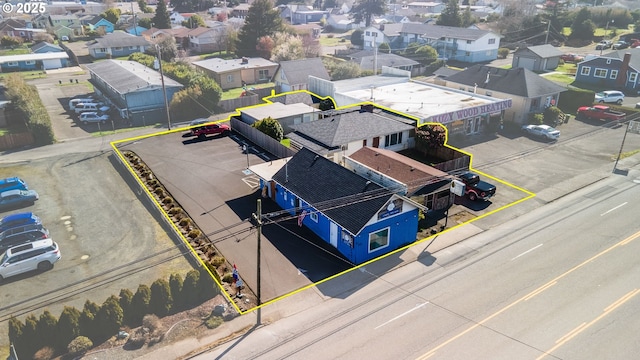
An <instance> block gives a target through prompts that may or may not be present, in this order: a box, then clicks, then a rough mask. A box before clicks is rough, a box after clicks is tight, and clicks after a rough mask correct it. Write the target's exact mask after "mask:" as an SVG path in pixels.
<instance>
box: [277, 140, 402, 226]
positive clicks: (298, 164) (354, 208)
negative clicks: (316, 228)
mask: <svg viewBox="0 0 640 360" xmlns="http://www.w3.org/2000/svg"><path fill="white" fill-rule="evenodd" d="M273 179H274V180H275V181H277V182H278V183H279V184H280V185H282V186H284V187H285V188H287V189H289V190H290V191H291V192H293V193H294V194H296V195H297V196H298V197H300V198H301V199H302V200H303V201H305V202H307V203H309V204H310V205H311V206H313V207H315V208H316V209H318V210H320V211H322V213H323V214H325V215H326V216H327V217H329V218H330V219H331V220H333V221H335V222H336V223H337V224H338V225H340V227H342V228H343V229H346V230H347V231H349V232H350V233H351V234H353V235H357V234H358V233H359V232H360V231H361V230H362V228H364V226H365V225H366V224H367V222H368V221H369V220H370V219H371V218H372V217H373V216H374V215H375V214H376V213H377V212H378V211H380V209H381V208H382V207H383V206H384V204H386V202H387V201H388V200H389V199H390V198H391V197H392V196H393V194H392V193H391V191H389V190H387V189H384V188H382V187H381V186H380V185H377V184H376V183H373V182H371V181H368V180H367V179H365V178H363V177H362V176H360V175H358V174H356V173H354V172H353V171H351V170H349V169H347V168H345V167H342V166H340V165H338V164H336V163H334V162H333V161H331V160H329V159H327V158H325V157H324V156H321V155H318V154H316V153H314V152H313V151H311V150H308V149H305V148H303V149H301V150H300V151H298V152H297V153H296V154H295V155H294V156H293V157H292V158H291V160H289V161H288V162H287V165H286V166H285V167H282V169H280V170H279V171H278V172H277V173H276V174H275V175H274V176H273ZM365 194H368V195H369V196H367V197H364V196H365ZM332 200H333V201H332ZM328 201H332V204H333V205H334V206H331V207H329V208H328V206H327V205H326V202H328ZM337 205H343V206H337Z"/></svg>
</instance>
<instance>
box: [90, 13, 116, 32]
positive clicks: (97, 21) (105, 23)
mask: <svg viewBox="0 0 640 360" xmlns="http://www.w3.org/2000/svg"><path fill="white" fill-rule="evenodd" d="M88 25H89V30H91V31H97V32H98V33H99V34H100V33H101V34H111V33H112V32H113V30H114V28H115V25H114V24H112V23H111V22H110V21H109V20H107V19H105V18H103V17H102V16H99V15H98V16H95V17H94V18H93V19H91V21H89V23H88Z"/></svg>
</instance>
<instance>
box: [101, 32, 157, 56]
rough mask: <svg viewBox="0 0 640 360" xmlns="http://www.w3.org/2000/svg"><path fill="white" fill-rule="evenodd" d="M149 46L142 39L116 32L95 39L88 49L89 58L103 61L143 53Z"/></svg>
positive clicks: (149, 44)
mask: <svg viewBox="0 0 640 360" xmlns="http://www.w3.org/2000/svg"><path fill="white" fill-rule="evenodd" d="M149 46H151V43H149V42H148V41H147V40H145V39H144V38H143V37H140V36H135V35H131V34H127V33H126V32H120V31H118V32H114V33H112V34H106V35H104V36H102V37H99V38H96V39H95V40H93V41H92V42H91V43H90V44H89V46H88V48H89V55H91V57H93V58H94V59H104V58H112V57H120V56H128V55H131V54H133V53H136V52H145V50H147V48H148V47H149Z"/></svg>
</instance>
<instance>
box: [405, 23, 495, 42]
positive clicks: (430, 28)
mask: <svg viewBox="0 0 640 360" xmlns="http://www.w3.org/2000/svg"><path fill="white" fill-rule="evenodd" d="M402 33H408V34H419V35H421V36H423V37H425V38H429V39H440V38H442V37H447V38H453V39H461V40H478V39H479V38H481V37H483V36H485V35H487V34H488V33H490V31H486V30H476V29H467V28H458V27H453V26H440V25H427V24H416V23H406V24H402ZM496 36H497V34H496Z"/></svg>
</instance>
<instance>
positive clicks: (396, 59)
mask: <svg viewBox="0 0 640 360" xmlns="http://www.w3.org/2000/svg"><path fill="white" fill-rule="evenodd" d="M349 58H350V59H351V61H352V62H355V63H356V64H358V65H359V66H360V69H361V70H364V71H373V72H374V73H376V74H377V73H379V72H380V71H381V70H382V67H383V66H387V67H390V68H395V69H401V70H407V71H409V72H411V74H412V75H416V76H417V75H421V72H422V65H420V63H419V62H417V61H415V60H411V59H407V58H406V57H402V56H400V55H396V54H385V53H380V52H379V53H377V54H374V52H373V51H371V50H363V51H359V52H357V53H354V54H350V55H349ZM374 67H375V69H374Z"/></svg>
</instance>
